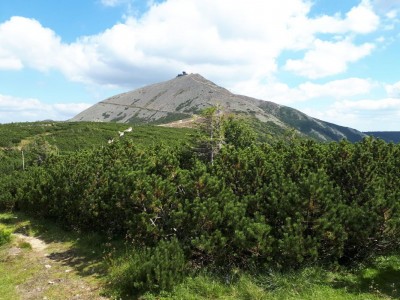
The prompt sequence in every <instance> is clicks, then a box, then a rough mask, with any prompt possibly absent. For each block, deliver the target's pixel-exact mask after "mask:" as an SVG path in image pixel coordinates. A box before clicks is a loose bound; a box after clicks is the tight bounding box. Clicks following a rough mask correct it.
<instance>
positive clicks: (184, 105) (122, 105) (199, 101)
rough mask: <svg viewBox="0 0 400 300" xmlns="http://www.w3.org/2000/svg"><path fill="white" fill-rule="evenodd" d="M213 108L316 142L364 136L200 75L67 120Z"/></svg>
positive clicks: (150, 119) (162, 118)
mask: <svg viewBox="0 0 400 300" xmlns="http://www.w3.org/2000/svg"><path fill="white" fill-rule="evenodd" d="M217 104H218V105H220V106H221V107H222V108H223V109H224V111H225V112H227V113H235V114H242V115H247V116H249V117H251V118H256V119H257V120H258V121H261V122H263V123H265V124H267V125H268V124H269V125H268V126H273V127H279V128H281V129H282V130H286V129H288V128H295V129H296V130H297V131H299V132H302V133H303V134H305V135H309V136H312V137H314V138H316V139H320V140H339V139H341V138H348V139H349V140H357V139H360V138H362V137H363V136H365V135H363V134H362V133H361V132H358V131H356V130H349V129H348V128H345V127H341V126H338V125H334V124H329V123H326V122H323V121H320V120H316V119H313V118H311V117H309V116H307V115H305V114H303V113H301V112H300V111H297V110H295V109H292V108H290V107H286V106H282V105H279V104H276V103H273V102H270V101H263V100H258V99H254V98H250V97H246V96H242V95H236V94H233V93H231V92H230V91H228V90H227V89H225V88H223V87H220V86H218V85H217V84H215V83H214V82H212V81H210V80H208V79H206V78H204V77H203V76H201V75H200V74H188V73H186V72H182V73H181V74H178V76H176V77H175V78H173V79H170V80H168V81H164V82H159V83H155V84H151V85H148V86H145V87H141V88H139V89H136V90H133V91H130V92H127V93H123V94H119V95H115V96H113V97H110V98H108V99H105V100H103V101H100V102H99V103H97V104H95V105H93V106H92V107H90V108H88V109H87V110H85V111H83V112H81V113H80V114H78V115H77V116H75V117H74V118H72V119H71V121H97V122H120V123H140V124H141V123H156V124H164V123H169V122H172V121H177V120H182V119H187V118H191V117H192V116H193V115H194V114H198V113H199V112H201V111H202V110H203V109H204V108H207V107H210V106H215V105H217ZM349 136H351V138H349Z"/></svg>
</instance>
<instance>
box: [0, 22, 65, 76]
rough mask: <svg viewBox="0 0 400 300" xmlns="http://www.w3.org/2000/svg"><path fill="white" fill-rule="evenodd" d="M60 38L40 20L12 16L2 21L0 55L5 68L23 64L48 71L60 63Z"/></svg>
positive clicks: (17, 66)
mask: <svg viewBox="0 0 400 300" xmlns="http://www.w3.org/2000/svg"><path fill="white" fill-rule="evenodd" d="M61 49H62V45H61V42H60V38H59V37H58V36H57V35H56V34H55V33H54V32H53V31H52V30H51V29H48V28H44V27H43V26H42V25H41V24H40V23H39V22H38V21H36V20H33V19H27V18H23V17H12V18H11V19H10V20H9V21H7V22H5V23H3V24H0V58H2V59H1V61H3V63H4V62H6V63H5V64H3V65H0V67H1V68H2V69H6V68H7V66H8V68H10V69H21V68H22V67H23V66H26V67H31V68H34V69H37V70H40V71H46V70H48V69H49V68H52V67H54V66H55V65H57V64H58V58H59V54H60V50H61Z"/></svg>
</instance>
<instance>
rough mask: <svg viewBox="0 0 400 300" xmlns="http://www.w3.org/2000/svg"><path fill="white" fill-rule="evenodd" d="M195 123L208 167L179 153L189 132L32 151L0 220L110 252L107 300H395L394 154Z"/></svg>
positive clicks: (399, 179) (193, 153)
mask: <svg viewBox="0 0 400 300" xmlns="http://www.w3.org/2000/svg"><path fill="white" fill-rule="evenodd" d="M209 113H210V114H209V117H210V118H209V120H208V119H207V118H206V120H205V122H204V127H203V129H202V131H203V133H204V136H205V137H204V139H203V140H199V141H200V144H201V143H203V142H204V141H205V142H206V143H207V144H208V145H211V146H210V147H208V148H210V149H209V150H210V151H211V152H210V153H213V155H212V156H211V157H212V159H209V155H203V153H204V152H202V151H198V149H199V147H198V146H197V144H196V142H195V143H189V142H190V139H191V138H192V137H190V136H188V135H186V134H187V133H192V132H193V131H190V130H187V131H178V130H177V129H168V128H158V127H144V128H142V130H144V131H142V133H143V134H146V137H144V138H141V137H140V134H139V132H140V130H139V129H138V128H139V127H137V128H136V127H135V129H136V130H135V129H134V130H133V131H132V134H136V138H135V137H134V136H133V135H128V136H127V137H125V138H123V139H119V140H115V141H114V142H113V143H111V144H106V145H104V146H103V147H87V148H86V150H84V151H77V152H69V153H68V152H67V151H65V152H62V153H63V154H59V153H57V151H54V149H52V148H51V147H49V145H48V144H46V143H42V144H38V145H44V148H43V149H42V148H40V147H38V146H35V149H38V148H40V149H41V150H40V151H39V152H40V153H43V152H44V153H49V155H47V156H44V157H43V159H42V161H41V162H40V163H36V164H32V165H30V166H29V167H28V168H26V170H25V172H21V171H19V172H15V173H13V176H12V177H11V176H3V177H0V179H1V180H0V186H1V189H2V191H4V193H3V194H2V195H0V209H1V210H3V211H6V210H9V211H10V210H11V211H22V212H25V213H27V214H29V215H31V216H34V217H38V218H41V219H42V218H43V219H46V220H51V221H52V222H55V223H56V224H58V225H60V226H62V227H64V228H67V229H68V230H72V231H74V232H87V233H91V232H94V233H96V234H99V235H101V236H102V237H104V239H105V240H107V241H118V240H123V242H124V243H125V245H126V249H125V251H123V253H121V252H120V251H116V252H115V253H111V254H110V257H109V260H108V261H109V262H110V274H111V275H110V277H109V281H110V282H111V285H110V288H111V289H112V292H111V294H116V295H118V296H120V297H122V296H123V295H127V294H128V295H143V294H144V293H146V291H149V292H153V293H155V294H153V295H152V294H146V296H144V297H149V299H151V298H152V297H153V296H154V295H158V296H154V297H164V296H165V297H170V298H176V299H181V298H189V299H190V298H196V297H197V296H198V298H200V299H201V297H203V298H205V299H206V298H216V299H218V298H221V299H222V298H224V299H229V297H230V298H231V299H252V298H256V299H269V298H272V299H274V297H275V298H276V299H296V297H297V298H298V297H300V298H302V299H315V297H322V296H321V295H326V296H324V297H325V298H328V299H329V297H331V299H366V298H360V297H362V295H363V293H366V294H368V295H369V296H370V298H371V299H379V298H384V297H386V298H388V297H397V296H399V294H398V291H397V290H398V288H399V286H398V282H399V281H396V282H391V281H390V280H389V279H390V278H395V279H396V278H399V269H400V265H399V261H398V256H396V255H394V256H389V254H390V253H393V251H396V250H397V249H398V248H399V246H400V230H399V229H400V202H399V196H400V173H399V172H400V169H399V168H398V166H399V165H400V146H399V145H394V144H387V143H385V142H383V141H381V140H375V139H372V138H366V139H364V140H363V141H361V142H358V143H354V144H352V143H350V142H347V141H342V142H339V143H326V144H321V143H317V142H315V141H312V140H302V139H298V138H296V137H293V136H289V135H288V136H286V137H285V138H282V139H279V140H278V141H275V142H274V141H271V142H270V143H268V144H267V143H260V142H257V139H256V135H255V134H253V132H252V131H251V128H250V127H249V126H248V125H246V124H244V123H243V122H242V121H237V120H235V119H233V118H228V119H225V120H222V119H220V118H219V117H218V116H216V115H215V113H216V111H211V110H210V111H209ZM214 117H215V118H214ZM146 128H148V131H147V132H146V131H145V130H146ZM178 132H180V133H181V134H182V136H181V138H177V137H178V135H179V134H178ZM157 134H159V136H162V137H163V139H164V140H163V141H164V142H163V141H161V142H153V141H154V140H152V139H151V138H150V137H151V135H152V136H153V137H155V136H157ZM45 137H47V135H45ZM170 139H171V140H172V139H174V143H172V142H171V143H170V142H169V140H170ZM138 140H141V142H140V143H139V142H138ZM46 141H47V140H46ZM199 141H197V142H199ZM166 142H167V143H168V145H167V143H166ZM49 144H50V146H51V145H52V144H51V143H49ZM57 149H60V147H58V146H57ZM60 152H61V151H60ZM71 166H73V167H71ZM379 255H381V256H379ZM378 256H379V257H378ZM376 257H378V258H376ZM362 264H367V267H362ZM355 266H359V270H360V271H357V269H353V270H352V271H349V269H348V268H349V267H353V268H354V267H355ZM186 274H189V277H187V276H186ZM306 277H307V278H308V277H309V278H311V280H309V282H308V283H307V284H304V283H302V281H304V278H306ZM314 278H315V280H314ZM385 280H386V281H385ZM385 282H389V283H388V284H386V283H385ZM302 284H303V285H302ZM163 290H164V291H163ZM346 290H347V292H350V295H349V294H348V293H347V292H346ZM353 296H354V297H353ZM369 296H368V297H369ZM267 297H269V298H267ZM346 297H347V298H346Z"/></svg>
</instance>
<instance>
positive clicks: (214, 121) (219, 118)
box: [197, 105, 225, 164]
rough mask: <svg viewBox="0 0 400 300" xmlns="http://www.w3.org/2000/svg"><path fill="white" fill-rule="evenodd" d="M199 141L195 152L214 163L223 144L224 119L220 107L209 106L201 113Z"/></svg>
mask: <svg viewBox="0 0 400 300" xmlns="http://www.w3.org/2000/svg"><path fill="white" fill-rule="evenodd" d="M201 117H202V122H201V123H200V135H201V136H200V139H199V143H198V147H197V150H198V152H199V153H200V154H201V155H202V156H205V157H207V159H209V160H210V162H211V164H213V163H214V157H215V155H216V154H218V152H219V151H220V150H221V148H222V146H223V144H224V143H225V141H224V140H225V136H224V126H223V125H224V123H223V120H224V117H223V112H222V110H221V106H220V105H216V106H211V107H208V108H206V109H204V110H203V111H202V112H201Z"/></svg>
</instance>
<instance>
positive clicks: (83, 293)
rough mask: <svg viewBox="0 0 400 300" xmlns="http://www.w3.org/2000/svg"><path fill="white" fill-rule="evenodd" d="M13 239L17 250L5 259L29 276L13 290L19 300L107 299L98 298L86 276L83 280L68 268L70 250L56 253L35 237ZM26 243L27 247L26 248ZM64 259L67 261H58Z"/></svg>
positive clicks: (17, 235) (92, 284) (22, 236)
mask: <svg viewBox="0 0 400 300" xmlns="http://www.w3.org/2000/svg"><path fill="white" fill-rule="evenodd" d="M14 236H15V240H16V245H19V247H18V246H14V247H12V248H10V250H9V257H10V259H13V260H14V261H15V264H16V266H18V268H23V270H26V272H30V273H32V275H31V276H30V277H29V278H28V279H27V280H26V281H25V282H23V283H22V284H20V285H18V286H17V287H16V289H17V293H18V294H19V295H20V299H23V300H31V299H32V300H33V299H35V300H36V299H85V300H86V299H88V300H105V299H108V298H105V297H103V296H100V295H99V292H100V286H99V284H98V283H96V282H95V281H94V280H90V276H85V277H83V276H82V275H81V274H79V271H78V270H76V269H75V268H74V266H71V265H70V264H68V261H69V260H70V259H71V256H73V255H74V252H73V251H71V249H69V250H66V251H65V249H64V251H63V249H61V252H60V251H59V250H60V249H57V248H55V247H54V245H52V243H51V244H47V243H46V242H44V241H43V240H41V239H38V238H36V237H31V236H26V235H23V234H14ZM26 243H29V245H30V247H29V246H27V244H26ZM22 245H24V246H22ZM20 247H21V248H20ZM26 248H28V249H26ZM29 248H31V249H29ZM52 251H53V252H52ZM66 253H67V254H66ZM66 255H68V259H69V260H68V261H66V260H65V259H60V258H65V256H66Z"/></svg>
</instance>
